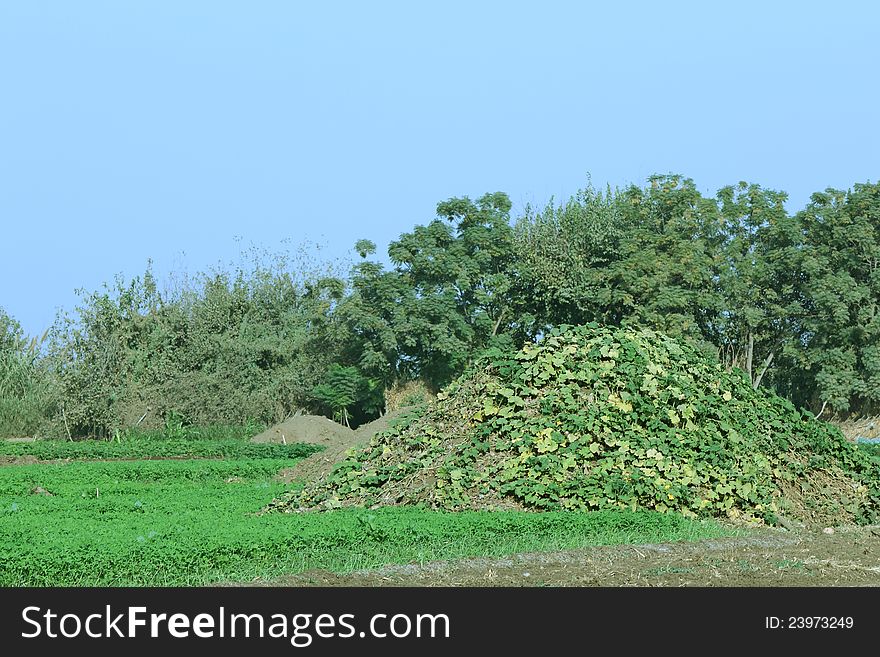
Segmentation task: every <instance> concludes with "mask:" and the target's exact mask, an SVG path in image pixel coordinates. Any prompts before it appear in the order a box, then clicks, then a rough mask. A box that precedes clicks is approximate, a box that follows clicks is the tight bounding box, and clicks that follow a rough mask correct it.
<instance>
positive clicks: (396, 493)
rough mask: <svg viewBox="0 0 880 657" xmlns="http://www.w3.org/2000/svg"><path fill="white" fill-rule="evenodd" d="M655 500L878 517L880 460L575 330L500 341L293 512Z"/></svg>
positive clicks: (681, 353) (787, 407) (759, 395)
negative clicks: (499, 347) (514, 345)
mask: <svg viewBox="0 0 880 657" xmlns="http://www.w3.org/2000/svg"><path fill="white" fill-rule="evenodd" d="M388 504H423V505H426V506H429V507H433V508H443V509H450V510H457V509H499V508H519V509H560V508H561V509H584V510H586V509H607V508H632V509H635V508H650V509H657V510H659V511H667V510H673V511H678V512H681V513H684V514H685V515H688V516H720V517H725V516H726V517H732V518H741V519H746V520H752V519H760V520H765V521H768V522H773V523H776V522H783V523H784V522H786V519H789V520H791V519H793V520H796V521H801V522H805V523H809V524H816V523H819V524H841V523H845V522H853V521H854V522H859V523H866V522H876V521H877V520H878V509H880V464H878V463H877V462H875V461H872V460H871V459H870V458H869V457H868V456H867V454H865V453H863V452H862V451H861V450H859V449H858V448H857V447H856V446H855V445H853V444H852V443H849V442H847V441H846V440H845V439H844V437H843V436H842V435H841V433H840V431H839V430H838V429H837V428H835V427H833V426H831V425H829V424H827V423H825V422H821V421H818V420H815V419H814V418H813V416H812V415H810V414H809V413H808V412H806V411H802V410H798V409H796V408H795V407H794V406H793V405H792V404H791V403H790V402H788V401H786V400H784V399H782V398H781V397H779V396H777V395H775V394H774V393H772V392H771V391H769V390H767V389H764V388H759V389H758V390H753V389H752V386H751V385H750V383H749V381H748V380H747V379H746V377H745V376H744V375H743V373H742V372H741V371H739V370H733V371H732V372H726V371H725V370H724V368H723V367H722V366H721V365H720V364H719V363H718V362H717V361H715V360H713V359H711V358H710V357H707V356H705V355H703V354H701V353H700V352H698V351H697V350H696V349H695V348H693V347H691V346H689V345H687V344H682V343H679V342H677V341H675V340H673V339H671V338H669V337H668V336H665V335H662V334H659V333H655V332H652V331H648V330H636V329H631V328H622V329H611V328H604V327H598V326H596V325H587V326H580V327H561V328H560V329H557V330H555V331H554V332H552V333H551V334H549V335H548V336H546V337H545V338H544V339H543V340H542V341H541V342H539V343H537V344H534V345H527V346H526V347H524V348H523V349H522V350H520V351H518V352H515V353H504V352H501V351H494V352H492V353H490V354H488V355H487V356H486V358H485V359H484V360H483V361H482V362H481V363H479V365H478V366H477V367H476V368H475V369H474V370H472V371H471V372H470V373H469V374H467V375H465V376H463V377H462V378H460V379H459V380H458V381H456V382H455V383H453V384H452V385H451V386H449V387H448V388H447V390H445V391H444V392H442V393H441V394H439V395H438V396H437V399H436V400H435V401H433V402H432V403H430V404H429V405H427V406H424V407H422V408H421V410H420V411H419V412H415V413H413V412H411V413H409V414H408V415H406V416H404V417H402V418H400V421H399V422H398V423H396V426H392V427H391V428H389V429H388V430H387V431H384V432H380V433H378V434H376V435H375V436H374V437H373V439H372V440H371V441H370V443H369V444H368V445H366V446H365V447H363V448H362V449H360V450H358V451H356V452H353V453H351V454H350V455H349V457H348V458H347V459H346V460H344V461H342V462H341V463H340V464H339V465H338V466H337V467H336V468H335V469H334V470H333V472H332V473H330V474H329V475H328V476H325V477H323V478H322V479H320V480H319V481H317V482H314V483H312V484H310V485H307V486H306V487H305V488H304V489H303V490H302V491H301V492H299V493H296V494H291V495H289V496H288V497H286V498H281V499H278V500H276V501H275V502H273V504H272V505H271V506H272V508H276V509H281V510H285V511H302V510H309V509H332V508H337V507H340V506H347V505H363V506H379V505H388Z"/></svg>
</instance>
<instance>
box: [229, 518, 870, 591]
mask: <svg viewBox="0 0 880 657" xmlns="http://www.w3.org/2000/svg"><path fill="white" fill-rule="evenodd" d="M246 585H248V586H771V587H779V586H880V527H877V526H875V527H840V528H837V529H835V531H834V533H833V534H826V533H824V532H822V531H818V532H807V531H800V532H786V531H782V530H777V529H769V528H763V529H755V530H749V532H748V533H747V535H745V536H741V537H733V538H723V539H711V540H703V541H696V542H679V543H660V544H651V545H612V546H602V547H593V548H585V549H579V550H567V551H564V552H549V553H526V554H515V555H511V556H508V557H503V558H482V557H481V558H473V559H461V560H455V561H439V562H430V563H423V564H406V565H389V566H385V567H383V568H379V569H376V570H365V571H358V572H354V573H350V574H344V575H337V574H334V573H330V572H327V571H309V572H305V573H300V574H297V575H291V576H285V577H280V578H278V579H274V580H271V581H255V582H248V583H247V584H246Z"/></svg>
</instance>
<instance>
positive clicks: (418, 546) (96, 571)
mask: <svg viewBox="0 0 880 657" xmlns="http://www.w3.org/2000/svg"><path fill="white" fill-rule="evenodd" d="M259 447H262V448H266V447H268V446H267V445H261V446H259ZM290 463H291V461H289V460H285V461H278V460H273V459H261V460H256V461H253V460H241V461H196V462H180V461H147V462H126V463H69V464H65V465H60V466H59V465H32V466H16V467H6V468H0V563H2V564H3V567H2V568H0V585H2V586H181V585H205V584H211V583H215V582H219V581H253V580H254V579H255V578H257V577H261V578H270V577H278V576H280V575H283V574H288V573H296V572H301V571H305V570H312V569H317V568H322V569H327V570H331V571H338V572H345V571H351V570H355V569H359V568H368V567H378V566H381V565H383V564H387V563H412V562H419V561H426V560H434V559H450V558H456V557H466V556H477V555H486V556H502V555H505V554H511V553H515V552H521V551H535V550H558V549H565V548H576V547H583V546H586V545H598V544H608V543H644V542H654V541H673V540H685V539H697V538H706V537H717V536H723V535H725V534H727V533H729V532H728V531H726V530H723V529H721V528H720V527H718V526H716V525H714V524H705V523H697V522H693V521H689V520H686V519H685V518H682V517H680V516H673V515H668V514H667V515H661V514H656V513H564V514H563V513H542V514H536V513H497V514H488V513H455V514H452V513H438V512H431V511H425V510H417V509H380V510H377V511H374V512H364V511H363V510H350V511H349V510H346V511H341V512H337V513H331V514H281V513H278V514H264V515H258V514H257V512H258V511H259V509H260V507H261V505H264V504H266V503H267V502H268V501H269V500H271V499H272V498H273V497H274V496H277V495H279V494H281V493H282V492H283V491H284V490H285V488H286V487H285V485H283V484H280V483H277V482H275V481H273V480H272V476H273V475H274V472H275V471H276V470H277V469H278V468H279V467H281V466H289V465H290ZM35 486H41V487H43V488H44V489H45V490H47V491H49V492H51V493H52V495H51V496H49V495H34V494H32V493H31V491H32V489H33V488H34V487H35Z"/></svg>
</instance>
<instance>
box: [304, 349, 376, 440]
mask: <svg viewBox="0 0 880 657" xmlns="http://www.w3.org/2000/svg"><path fill="white" fill-rule="evenodd" d="M312 395H313V396H314V397H315V399H317V400H318V402H320V403H321V404H322V405H323V406H325V407H326V408H328V409H329V410H330V412H331V413H332V415H333V419H334V420H336V421H338V422H340V423H342V424H344V425H345V426H351V423H350V421H349V417H350V412H351V409H352V407H353V406H355V405H359V407H360V409H359V410H360V411H361V412H360V413H359V416H360V417H361V418H363V417H364V416H365V415H368V414H370V413H372V412H373V410H374V409H376V410H378V407H380V406H381V400H380V399H379V397H380V396H381V389H380V388H379V387H378V385H377V383H376V382H375V381H371V380H369V379H367V378H366V377H364V376H363V375H361V373H360V371H358V369H357V368H356V367H343V366H342V365H339V364H338V363H334V364H333V365H331V366H330V369H329V370H328V371H327V377H326V382H325V383H322V384H320V385H317V386H315V387H314V388H313V389H312Z"/></svg>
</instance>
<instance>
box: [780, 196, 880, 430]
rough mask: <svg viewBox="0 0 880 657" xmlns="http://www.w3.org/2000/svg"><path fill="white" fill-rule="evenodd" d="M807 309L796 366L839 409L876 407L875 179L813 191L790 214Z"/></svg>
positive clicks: (879, 282)
mask: <svg viewBox="0 0 880 657" xmlns="http://www.w3.org/2000/svg"><path fill="white" fill-rule="evenodd" d="M797 218H798V220H799V225H800V227H801V231H802V233H803V235H804V244H803V248H802V251H801V254H800V255H801V261H800V268H799V269H800V271H802V272H803V277H804V295H805V297H806V299H805V305H806V308H805V310H806V312H805V313H804V318H803V344H804V347H803V349H802V350H801V351H800V354H799V355H800V356H801V362H800V363H799V365H800V369H801V370H802V371H804V373H805V377H806V378H807V380H808V381H811V382H814V385H815V388H814V389H812V387H808V388H807V389H806V390H800V391H798V392H799V393H800V396H801V397H805V396H806V395H807V394H810V393H812V394H815V395H816V397H818V399H820V400H822V401H827V402H828V403H829V404H830V405H831V407H832V408H834V409H836V410H840V411H846V410H855V411H861V412H865V413H868V412H872V411H874V410H876V409H877V408H880V184H874V185H871V184H856V185H855V186H854V188H853V189H852V190H850V191H849V192H843V191H839V190H834V189H828V190H826V191H825V192H824V193H821V194H819V193H817V194H814V195H813V197H812V200H811V202H810V204H809V205H808V206H807V208H806V209H805V210H803V211H802V212H800V213H798V216H797Z"/></svg>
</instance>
